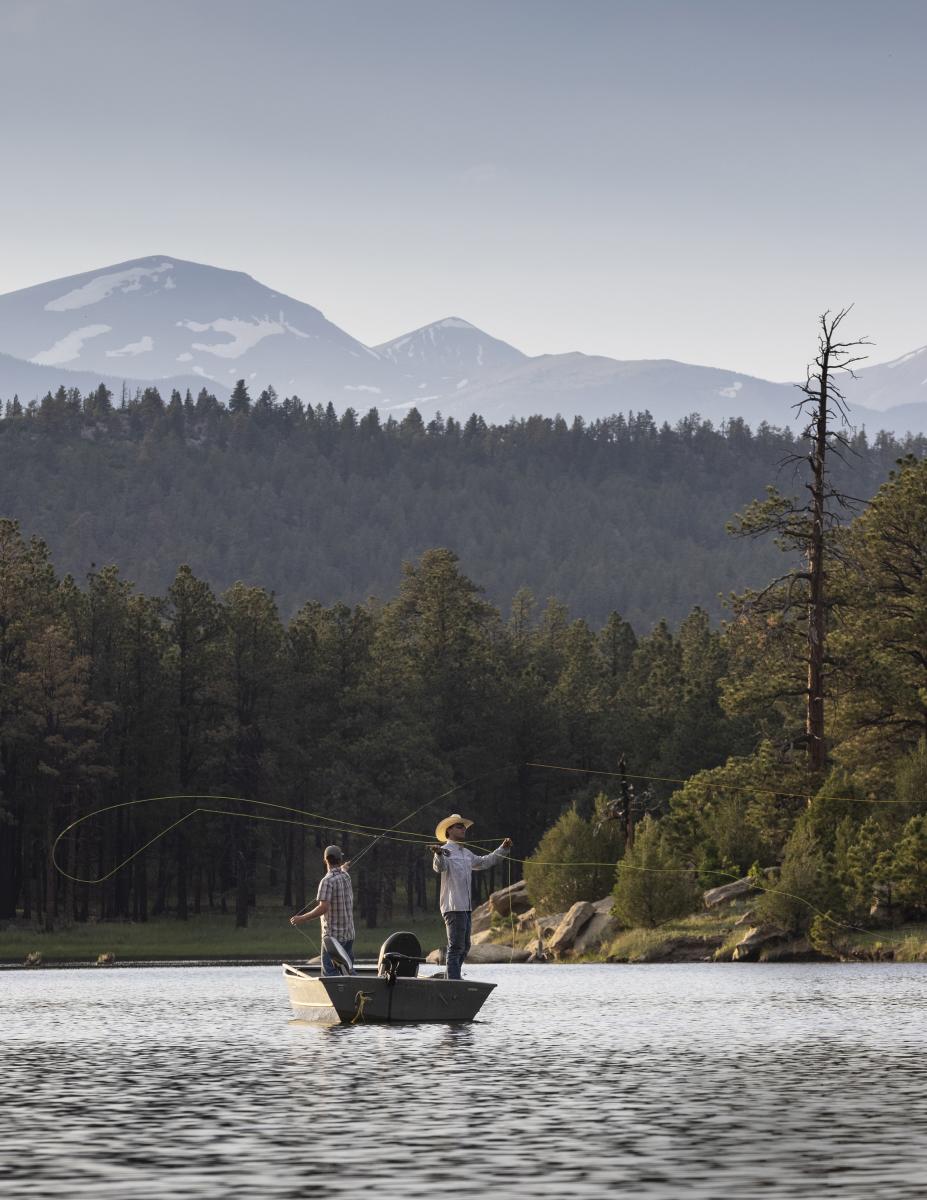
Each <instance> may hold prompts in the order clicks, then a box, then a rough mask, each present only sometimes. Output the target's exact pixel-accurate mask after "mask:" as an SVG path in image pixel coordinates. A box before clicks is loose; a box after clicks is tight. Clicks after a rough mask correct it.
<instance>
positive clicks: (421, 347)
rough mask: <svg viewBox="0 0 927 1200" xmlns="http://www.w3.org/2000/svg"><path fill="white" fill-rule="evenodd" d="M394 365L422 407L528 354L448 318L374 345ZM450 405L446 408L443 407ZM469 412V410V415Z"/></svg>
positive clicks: (474, 384)
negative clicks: (379, 344)
mask: <svg viewBox="0 0 927 1200" xmlns="http://www.w3.org/2000/svg"><path fill="white" fill-rule="evenodd" d="M376 351H377V353H378V354H379V355H380V357H381V358H384V359H387V360H388V361H389V362H391V363H393V364H395V366H396V368H397V370H398V371H399V373H400V376H401V378H402V381H403V387H404V388H405V389H406V390H407V391H408V393H409V396H410V400H409V401H408V403H409V404H411V403H413V402H414V403H416V404H417V405H419V406H423V405H425V404H428V403H430V402H431V401H434V400H439V399H442V398H443V397H445V396H451V397H455V396H456V395H457V393H459V392H460V391H461V390H462V389H464V388H470V389H473V388H475V387H477V386H478V385H479V383H480V382H481V381H483V380H486V379H487V378H492V375H493V372H494V371H496V370H505V369H506V368H510V367H515V366H518V365H520V364H522V363H526V362H528V361H529V359H528V356H527V355H526V354H522V352H521V351H520V350H516V349H515V347H514V346H510V345H509V344H508V342H500V341H499V339H498V338H494V337H490V336H489V334H488V333H484V332H483V330H482V329H477V327H476V326H475V325H471V324H470V322H469V321H464V320H462V319H461V318H460V317H445V318H444V320H442V321H435V322H434V323H433V324H431V325H425V326H423V327H422V328H421V329H416V330H415V331H414V332H412V333H407V334H404V335H403V336H402V337H398V338H395V339H394V340H393V341H391V342H384V343H383V344H382V345H381V346H377V347H376ZM445 407H446V406H445ZM467 415H468V416H469V413H468V414H467Z"/></svg>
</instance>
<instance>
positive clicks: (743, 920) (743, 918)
mask: <svg viewBox="0 0 927 1200" xmlns="http://www.w3.org/2000/svg"><path fill="white" fill-rule="evenodd" d="M755 921H756V913H755V912H754V911H753V909H752V908H748V909H747V911H746V912H745V913H742V914H741V915H740V916H739V917H738V918H737V920H736V921H735V922H734V928H735V929H736V928H737V926H738V925H752V924H754V922H755Z"/></svg>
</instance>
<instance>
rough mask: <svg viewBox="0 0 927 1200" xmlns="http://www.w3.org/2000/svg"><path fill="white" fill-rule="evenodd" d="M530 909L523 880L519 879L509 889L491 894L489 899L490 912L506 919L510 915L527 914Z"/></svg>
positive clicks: (502, 889)
mask: <svg viewBox="0 0 927 1200" xmlns="http://www.w3.org/2000/svg"><path fill="white" fill-rule="evenodd" d="M530 907H531V900H530V899H529V897H528V889H527V887H526V886H525V881H524V880H523V879H519V881H518V882H517V883H513V884H512V885H511V886H510V887H504V888H500V889H499V891H498V892H493V894H492V895H491V896H490V897H489V909H490V912H492V913H494V914H496V915H497V916H500V917H507V916H509V915H510V914H511V913H523V912H527V911H528V909H529V908H530Z"/></svg>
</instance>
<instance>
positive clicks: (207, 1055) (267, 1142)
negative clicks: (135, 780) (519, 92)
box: [0, 964, 927, 1200]
mask: <svg viewBox="0 0 927 1200" xmlns="http://www.w3.org/2000/svg"><path fill="white" fill-rule="evenodd" d="M471 974H473V975H478V976H479V977H480V978H485V979H492V980H495V981H496V982H498V984H499V986H498V988H497V989H496V991H495V992H494V993H493V995H492V997H491V998H490V1000H489V1002H488V1003H487V1005H486V1007H485V1008H484V1009H483V1013H482V1019H481V1020H480V1021H479V1022H478V1023H475V1024H473V1025H466V1026H456V1027H452V1026H415V1027H413V1026H406V1027H400V1026H368V1027H360V1026H355V1027H350V1028H347V1027H336V1028H333V1029H320V1028H316V1027H313V1026H310V1025H305V1024H300V1023H296V1022H293V1021H291V1020H290V1013H289V1006H288V1003H287V999H286V992H285V988H284V984H283V981H282V978H281V977H280V972H279V969H277V968H273V969H272V968H266V967H255V968H196V969H185V970H179V969H169V968H168V969H159V968H151V969H138V970H118V969H116V970H112V969H110V970H72V971H36V972H25V971H23V972H3V973H0V1067H2V1071H0V1131H2V1137H0V1145H2V1151H0V1193H2V1194H5V1195H15V1196H24V1197H25V1196H49V1197H52V1196H53V1197H55V1198H56V1200H60V1198H61V1197H65V1196H68V1197H141V1196H145V1197H220V1196H221V1197H226V1196H236V1197H239V1196H262V1197H284V1196H287V1197H289V1196H292V1197H298V1196H322V1195H361V1194H363V1193H364V1192H366V1191H367V1190H368V1189H369V1190H370V1193H371V1195H372V1196H373V1197H376V1198H380V1197H399V1196H415V1195H422V1196H427V1195H441V1196H457V1195H461V1196H462V1195H465V1194H466V1195H480V1194H481V1193H487V1192H492V1193H495V1194H496V1195H499V1196H506V1197H507V1196H512V1197H521V1196H526V1197H527V1196H531V1197H548V1196H550V1197H554V1196H556V1197H572V1196H579V1197H586V1196H589V1197H592V1196H595V1197H602V1196H605V1195H606V1194H607V1193H611V1194H614V1195H621V1196H667V1197H670V1196H673V1197H682V1196H685V1197H712V1198H717V1197H725V1196H726V1197H732V1198H733V1197H745V1196H748V1195H753V1194H754V1193H759V1194H760V1195H763V1196H783V1197H786V1196H788V1197H791V1196H803V1197H815V1198H818V1197H825V1196H831V1195H835V1196H842V1197H860V1198H866V1200H871V1198H872V1197H880V1196H886V1197H888V1196H891V1197H894V1198H903V1197H924V1196H927V1073H925V1069H924V1039H925V1034H927V967H925V966H921V965H911V966H904V965H894V966H890V965H880V966H871V967H870V966H837V965H821V966H817V965H796V966H784V965H783V966H763V967H750V966H744V965H739V964H736V965H728V966H722V965H709V964H695V965H678V966H675V965H674V966H641V967H633V966H630V967H629V966H575V967H570V966H559V967H552V966H541V967H531V966H521V967H517V966H516V967H481V968H475V969H473V970H472V971H471Z"/></svg>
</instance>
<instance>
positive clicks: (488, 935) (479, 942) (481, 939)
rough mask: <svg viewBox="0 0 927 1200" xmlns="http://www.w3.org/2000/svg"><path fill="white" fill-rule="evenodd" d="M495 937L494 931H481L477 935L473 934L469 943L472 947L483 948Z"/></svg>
mask: <svg viewBox="0 0 927 1200" xmlns="http://www.w3.org/2000/svg"><path fill="white" fill-rule="evenodd" d="M495 936H496V931H495V930H494V929H481V930H480V932H479V933H474V934H473V936H472V938H471V941H472V944H473V945H474V946H485V945H486V943H487V942H491V941H492V940H493V938H494V937H495Z"/></svg>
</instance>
